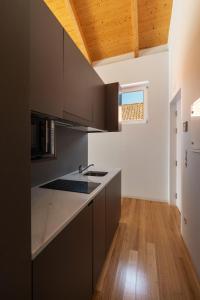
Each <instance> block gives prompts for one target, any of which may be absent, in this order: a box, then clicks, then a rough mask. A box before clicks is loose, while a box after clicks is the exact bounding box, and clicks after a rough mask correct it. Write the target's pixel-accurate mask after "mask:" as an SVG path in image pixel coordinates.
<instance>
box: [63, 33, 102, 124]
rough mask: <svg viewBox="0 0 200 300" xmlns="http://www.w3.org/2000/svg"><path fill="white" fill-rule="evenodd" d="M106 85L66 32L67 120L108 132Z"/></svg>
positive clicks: (64, 94)
mask: <svg viewBox="0 0 200 300" xmlns="http://www.w3.org/2000/svg"><path fill="white" fill-rule="evenodd" d="M104 95H105V86H104V83H103V81H102V80H101V79H100V78H99V76H98V75H97V74H96V72H95V71H94V70H93V68H92V66H91V65H90V64H89V63H88V61H87V60H86V59H85V57H84V56H83V55H82V53H81V52H80V51H79V49H78V48H77V47H76V45H75V44H74V43H73V41H72V40H71V38H70V37H69V36H68V34H67V33H64V87H63V99H64V105H63V118H64V119H67V120H70V121H74V122H78V123H79V124H81V125H85V126H90V127H95V128H99V129H104V101H105V96H104Z"/></svg>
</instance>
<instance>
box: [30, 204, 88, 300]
mask: <svg viewBox="0 0 200 300" xmlns="http://www.w3.org/2000/svg"><path fill="white" fill-rule="evenodd" d="M91 296H92V205H89V206H87V207H86V208H85V209H84V210H83V211H82V212H81V213H80V214H79V215H78V216H77V217H76V218H75V219H74V220H73V221H72V222H71V223H70V224H69V225H68V226H67V227H66V228H65V229H64V230H63V231H62V232H61V233H60V234H59V235H58V236H57V237H56V238H55V239H54V240H53V241H52V242H51V243H50V244H49V245H48V246H47V247H46V248H45V249H44V250H43V251H42V252H41V253H40V254H39V255H38V256H37V257H36V258H35V260H34V261H33V299H34V300H46V299H48V300H55V299H57V300H67V299H69V300H89V299H90V298H91Z"/></svg>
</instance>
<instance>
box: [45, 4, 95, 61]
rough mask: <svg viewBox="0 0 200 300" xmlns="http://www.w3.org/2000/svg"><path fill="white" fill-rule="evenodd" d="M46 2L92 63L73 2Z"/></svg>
mask: <svg viewBox="0 0 200 300" xmlns="http://www.w3.org/2000/svg"><path fill="white" fill-rule="evenodd" d="M44 2H45V3H46V4H47V6H48V7H49V9H50V10H51V11H52V13H53V14H54V15H55V17H56V18H57V19H58V21H59V22H60V23H61V25H62V26H63V28H64V29H65V31H66V32H67V33H68V34H69V36H70V37H71V39H72V40H73V41H74V43H75V44H76V45H77V47H78V48H79V49H80V51H81V52H82V53H83V55H84V56H85V58H86V59H87V60H88V61H89V62H90V63H91V56H90V53H89V51H88V47H87V44H86V42H85V38H84V35H83V32H82V30H81V27H80V24H79V19H78V16H77V14H76V10H75V8H74V4H73V2H72V1H71V0H44Z"/></svg>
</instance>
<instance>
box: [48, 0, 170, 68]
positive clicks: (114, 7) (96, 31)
mask: <svg viewBox="0 0 200 300" xmlns="http://www.w3.org/2000/svg"><path fill="white" fill-rule="evenodd" d="M44 1H45V2H46V4H47V5H48V6H49V8H50V9H51V11H52V12H53V13H54V14H55V16H56V17H57V18H58V20H59V21H60V23H61V24H62V26H63V27H64V28H65V30H66V31H67V32H68V34H69V35H70V36H71V38H72V39H73V41H74V42H75V44H76V45H77V46H78V48H79V49H80V51H81V52H82V53H83V54H84V55H85V57H86V58H87V59H88V61H90V62H91V63H92V62H95V61H98V60H102V59H105V58H110V57H114V56H118V55H122V54H127V53H134V54H135V56H137V55H138V51H139V50H140V49H146V48H151V47H155V46H159V45H163V44H166V43H167V41H168V32H169V24H170V18H171V10H172V1H173V0H44Z"/></svg>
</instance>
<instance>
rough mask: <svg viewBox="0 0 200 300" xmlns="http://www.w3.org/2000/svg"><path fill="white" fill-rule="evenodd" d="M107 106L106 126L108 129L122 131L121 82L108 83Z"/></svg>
mask: <svg viewBox="0 0 200 300" xmlns="http://www.w3.org/2000/svg"><path fill="white" fill-rule="evenodd" d="M105 89H106V108H105V111H106V113H105V128H106V130H107V131H112V132H115V131H120V130H121V123H120V117H121V116H120V115H119V113H120V110H119V105H120V98H119V83H118V82H114V83H110V84H106V87H105Z"/></svg>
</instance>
